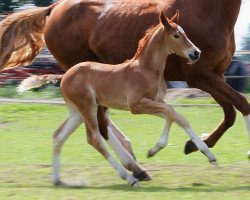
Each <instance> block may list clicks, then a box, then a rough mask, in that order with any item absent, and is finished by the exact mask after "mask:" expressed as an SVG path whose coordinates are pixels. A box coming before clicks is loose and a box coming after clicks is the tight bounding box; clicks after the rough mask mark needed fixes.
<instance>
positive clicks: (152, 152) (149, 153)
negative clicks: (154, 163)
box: [147, 149, 156, 158]
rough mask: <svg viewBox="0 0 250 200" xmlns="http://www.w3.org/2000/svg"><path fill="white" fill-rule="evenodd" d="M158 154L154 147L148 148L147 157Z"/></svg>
mask: <svg viewBox="0 0 250 200" xmlns="http://www.w3.org/2000/svg"><path fill="white" fill-rule="evenodd" d="M155 154H156V152H155V151H153V150H152V149H150V150H148V154H147V158H151V157H153V156H154V155H155Z"/></svg>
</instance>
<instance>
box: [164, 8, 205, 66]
mask: <svg viewBox="0 0 250 200" xmlns="http://www.w3.org/2000/svg"><path fill="white" fill-rule="evenodd" d="M178 18H179V11H176V14H175V15H174V16H173V17H172V19H168V18H167V17H166V16H165V14H164V13H163V12H161V14H160V21H161V23H162V24H163V26H164V30H165V33H166V40H165V42H166V45H167V46H168V48H169V51H170V53H175V54H177V55H178V56H181V57H184V58H186V59H188V60H189V63H195V62H196V61H197V60H198V59H199V58H200V54H201V51H200V50H199V49H198V48H197V47H196V46H195V45H194V44H193V43H192V42H191V41H190V40H189V39H188V37H187V35H186V33H185V32H184V30H183V29H182V28H181V27H180V26H179V25H177V24H176V22H177V21H178Z"/></svg>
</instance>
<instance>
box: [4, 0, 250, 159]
mask: <svg viewBox="0 0 250 200" xmlns="http://www.w3.org/2000/svg"><path fill="white" fill-rule="evenodd" d="M240 5H241V0H233V1H232V0H217V1H216V2H215V1H210V0H196V1H193V0H62V1H59V2H58V3H55V4H53V5H51V6H49V7H46V8H36V9H32V10H29V11H23V12H21V13H16V14H13V15H10V16H9V17H7V18H6V19H5V20H4V21H2V22H1V25H0V26H1V27H0V28H1V30H0V38H1V45H0V66H1V68H0V69H7V68H10V67H15V66H18V65H24V64H28V63H30V62H31V61H32V60H33V59H34V57H35V56H36V55H37V54H38V52H39V50H40V49H41V47H42V46H44V44H45V43H46V45H47V46H48V48H49V50H50V51H51V53H52V54H53V55H54V57H55V58H56V59H57V61H58V62H59V63H60V65H61V66H62V68H63V69H64V70H67V69H69V68H70V67H71V66H73V65H74V64H76V63H79V62H82V61H86V60H88V61H99V62H104V63H112V64H116V63H120V62H123V61H124V60H125V59H129V58H131V57H132V56H133V54H134V53H135V51H136V47H137V44H138V41H139V39H140V38H142V36H143V34H144V33H145V31H146V29H147V28H149V27H150V26H153V25H156V24H157V22H158V13H159V10H162V9H163V10H164V11H165V13H166V14H167V15H173V13H174V12H175V10H177V9H178V10H179V11H180V13H181V14H180V19H179V24H180V25H181V26H182V27H183V28H184V29H185V30H186V33H187V35H189V36H190V39H191V40H192V41H193V42H194V43H195V44H196V45H197V46H198V47H199V49H201V51H202V52H203V53H202V56H201V58H200V60H199V62H197V63H196V64H195V65H194V66H189V65H187V64H186V63H185V61H183V59H181V58H179V57H177V56H170V57H169V59H168V61H167V64H166V68H165V72H166V73H165V80H166V81H171V80H184V81H187V83H188V85H189V86H191V87H195V88H199V89H202V90H204V91H206V92H208V93H209V94H211V95H212V97H213V98H214V99H215V100H216V101H217V102H218V103H219V104H220V105H221V106H222V108H223V111H224V119H223V121H222V122H221V123H220V125H219V126H218V127H217V128H216V129H214V130H213V132H212V133H211V134H210V135H209V136H208V137H206V138H204V141H205V143H206V144H207V145H208V146H209V147H213V146H214V145H215V143H216V142H217V141H218V140H219V139H220V137H221V136H222V135H223V134H224V132H225V131H226V130H227V129H228V128H229V127H231V126H232V125H233V124H234V122H235V117H236V111H235V108H236V109H238V110H239V111H240V112H241V113H242V114H243V115H244V119H245V122H246V125H247V128H248V133H249V135H250V115H249V114H250V105H249V103H248V102H247V100H246V99H245V98H244V97H243V96H242V95H241V94H239V93H238V92H236V91H234V90H233V89H232V88H231V87H230V86H229V85H228V84H226V83H225V81H224V79H223V73H224V71H225V70H226V68H227V66H228V64H229V62H230V61H231V57H232V55H233V53H234V51H235V42H234V31H233V30H234V25H235V22H236V19H237V16H238V14H239V10H240ZM43 36H44V38H45V43H44V41H43ZM177 65H178V67H176V66H177ZM98 113H99V114H98V118H99V126H100V128H101V132H102V135H103V136H104V138H106V137H107V130H106V124H107V123H111V124H112V127H113V129H114V132H116V133H117V135H116V136H117V137H118V138H119V139H120V140H121V141H125V142H123V143H124V145H127V146H129V143H126V141H127V140H126V138H125V139H124V137H125V136H123V135H122V133H121V132H119V130H118V129H117V128H116V127H115V125H114V124H113V123H112V122H111V121H110V119H107V118H106V117H105V116H106V115H105V113H104V112H103V110H102V109H99V112H98ZM115 130H116V131H115ZM128 148H130V147H128ZM196 150H197V147H196V146H195V145H194V144H193V143H192V142H191V141H189V142H188V143H187V144H186V147H185V153H186V154H188V153H191V152H193V151H196ZM131 153H132V151H131Z"/></svg>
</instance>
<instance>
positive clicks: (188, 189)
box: [0, 184, 250, 192]
mask: <svg viewBox="0 0 250 200" xmlns="http://www.w3.org/2000/svg"><path fill="white" fill-rule="evenodd" d="M0 188H16V189H20V188H47V189H55V190H111V191H123V192H126V191H127V192H130V191H133V192H173V191H175V192H232V191H250V186H236V187H219V186H209V185H204V184H201V185H192V186H190V187H176V188H170V187H167V186H140V187H139V188H132V187H129V186H128V185H126V184H118V185H105V186H77V185H70V186H49V185H40V186H39V185H37V186H32V185H28V186H27V185H0Z"/></svg>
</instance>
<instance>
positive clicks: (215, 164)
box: [209, 160, 219, 166]
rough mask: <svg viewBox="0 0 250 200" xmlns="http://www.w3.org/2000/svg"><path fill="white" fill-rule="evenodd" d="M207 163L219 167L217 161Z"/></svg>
mask: <svg viewBox="0 0 250 200" xmlns="http://www.w3.org/2000/svg"><path fill="white" fill-rule="evenodd" d="M209 162H210V163H211V165H214V166H219V165H218V163H217V160H209Z"/></svg>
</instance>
